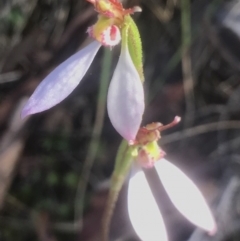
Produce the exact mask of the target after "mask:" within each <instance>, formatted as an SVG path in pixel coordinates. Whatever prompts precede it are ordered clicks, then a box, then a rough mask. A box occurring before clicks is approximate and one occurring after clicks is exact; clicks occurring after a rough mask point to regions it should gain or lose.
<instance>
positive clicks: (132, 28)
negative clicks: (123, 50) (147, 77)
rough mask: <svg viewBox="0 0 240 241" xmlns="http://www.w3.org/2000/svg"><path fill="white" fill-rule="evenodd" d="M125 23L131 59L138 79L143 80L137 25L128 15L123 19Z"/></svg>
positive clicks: (140, 44)
mask: <svg viewBox="0 0 240 241" xmlns="http://www.w3.org/2000/svg"><path fill="white" fill-rule="evenodd" d="M125 22H126V25H127V45H128V50H129V53H130V56H131V58H132V61H133V63H134V65H135V67H136V69H137V71H138V73H139V76H140V79H141V80H142V82H143V81H144V75H143V62H142V59H143V54H142V41H141V38H140V34H139V31H138V27H137V25H136V24H135V22H134V21H133V19H132V18H131V17H130V16H127V17H126V19H125Z"/></svg>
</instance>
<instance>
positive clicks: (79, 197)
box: [75, 49, 112, 227]
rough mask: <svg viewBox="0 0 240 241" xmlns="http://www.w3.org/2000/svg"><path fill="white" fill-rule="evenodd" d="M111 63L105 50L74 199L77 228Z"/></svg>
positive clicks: (100, 127) (99, 130)
mask: <svg viewBox="0 0 240 241" xmlns="http://www.w3.org/2000/svg"><path fill="white" fill-rule="evenodd" d="M111 62H112V52H111V51H110V50H109V49H105V50H104V56H103V64H102V71H101V76H100V87H99V92H98V102H97V113H96V119H95V122H94V126H93V132H92V138H91V141H90V145H89V149H88V153H87V157H86V160H85V162H84V165H83V168H82V173H81V177H80V181H79V184H78V189H77V194H76V198H75V224H76V225H77V226H78V227H81V226H82V213H83V206H84V199H85V193H86V187H87V183H88V180H89V176H90V173H91V169H92V166H93V163H94V160H95V158H96V155H97V152H98V148H99V139H100V136H101V132H102V127H103V121H104V116H105V106H106V99H107V90H108V85H109V77H110V69H111Z"/></svg>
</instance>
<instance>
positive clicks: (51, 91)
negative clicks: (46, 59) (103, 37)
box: [22, 41, 101, 117]
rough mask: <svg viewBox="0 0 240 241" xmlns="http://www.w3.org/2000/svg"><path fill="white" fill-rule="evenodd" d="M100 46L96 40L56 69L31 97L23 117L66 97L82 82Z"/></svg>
mask: <svg viewBox="0 0 240 241" xmlns="http://www.w3.org/2000/svg"><path fill="white" fill-rule="evenodd" d="M100 47H101V44H100V43H99V42H96V41H95V42H93V43H91V44H89V45H88V46H87V47H85V48H84V49H82V50H80V51H79V52H77V53H76V54H74V55H72V56H71V57H70V58H68V59H67V60H66V61H64V62H63V63H61V64H60V65H59V66H58V67H57V68H56V69H54V70H53V71H52V72H51V73H50V74H49V75H48V76H47V77H46V78H45V79H44V80H43V81H42V82H41V83H40V85H39V86H38V87H37V89H36V90H35V91H34V93H33V94H32V96H31V97H30V98H29V100H28V102H27V103H26V105H25V106H24V108H23V110H22V117H25V116H27V115H30V114H34V113H38V112H41V111H44V110H47V109H49V108H51V107H53V106H55V105H56V104H58V103H59V102H61V101H62V100H63V99H65V98H66V97H67V96H68V95H69V94H70V93H71V92H72V91H73V90H74V89H75V88H76V87H77V85H78V84H79V83H80V81H81V79H82V78H83V76H84V75H85V73H86V72H87V70H88V68H89V66H90V65H91V63H92V61H93V59H94V57H95V55H96V53H97V51H98V50H99V48H100Z"/></svg>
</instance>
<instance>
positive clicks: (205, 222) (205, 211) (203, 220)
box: [155, 159, 216, 234]
mask: <svg viewBox="0 0 240 241" xmlns="http://www.w3.org/2000/svg"><path fill="white" fill-rule="evenodd" d="M155 168H156V170H157V173H158V175H159V178H160V179H161V181H162V184H163V186H164V188H165V189H166V192H167V193H168V195H169V197H170V199H171V201H172V202H173V204H174V205H175V206H176V208H177V209H178V210H179V212H180V213H182V215H183V216H185V217H186V218H187V219H188V220H189V221H190V222H192V223H193V224H195V225H196V226H198V227H200V228H202V229H204V230H206V231H208V232H209V233H210V234H214V233H215V232H216V223H215V220H214V218H213V215H212V213H211V211H210V209H209V207H208V205H207V202H206V201H205V199H204V197H203V195H202V193H201V192H200V190H199V189H198V188H197V187H196V185H195V184H194V183H193V181H192V180H191V179H189V178H188V177H187V176H186V175H185V174H184V173H183V172H182V171H181V170H180V169H179V168H177V167H176V166H175V165H173V164H172V163H170V162H169V161H167V160H166V159H161V160H159V161H158V162H156V164H155Z"/></svg>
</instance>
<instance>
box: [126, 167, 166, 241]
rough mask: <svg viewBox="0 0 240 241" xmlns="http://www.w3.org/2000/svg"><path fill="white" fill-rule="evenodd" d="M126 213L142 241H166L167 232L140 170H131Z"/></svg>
mask: <svg viewBox="0 0 240 241" xmlns="http://www.w3.org/2000/svg"><path fill="white" fill-rule="evenodd" d="M128 213H129V217H130V220H131V222H132V225H133V227H134V230H135V231H136V233H137V234H138V236H139V237H140V238H141V239H142V240H143V241H166V240H168V238H167V232H166V229H165V225H164V222H163V219H162V215H161V213H160V211H159V209H158V206H157V204H156V201H155V199H154V197H153V195H152V192H151V190H150V187H149V185H148V183H147V180H146V177H145V175H144V173H143V171H142V170H135V172H132V175H131V179H130V181H129V187H128Z"/></svg>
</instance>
